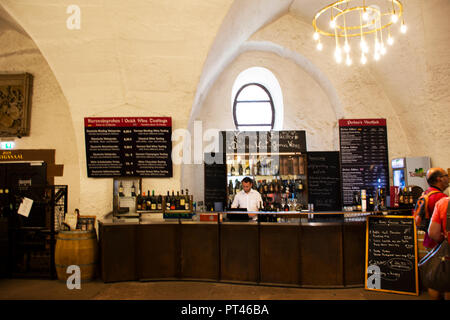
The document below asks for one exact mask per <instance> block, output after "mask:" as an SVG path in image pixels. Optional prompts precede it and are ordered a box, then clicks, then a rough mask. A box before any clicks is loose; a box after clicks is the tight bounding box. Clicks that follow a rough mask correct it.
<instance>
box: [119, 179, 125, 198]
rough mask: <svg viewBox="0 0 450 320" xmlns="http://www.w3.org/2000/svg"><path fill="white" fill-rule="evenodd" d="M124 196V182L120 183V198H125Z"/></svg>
mask: <svg viewBox="0 0 450 320" xmlns="http://www.w3.org/2000/svg"><path fill="white" fill-rule="evenodd" d="M123 196H125V194H124V193H123V185H122V181H120V183H119V197H123Z"/></svg>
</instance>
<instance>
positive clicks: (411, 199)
mask: <svg viewBox="0 0 450 320" xmlns="http://www.w3.org/2000/svg"><path fill="white" fill-rule="evenodd" d="M408 189H409V190H408V193H409V205H410V206H411V205H413V203H414V197H413V193H412V187H408Z"/></svg>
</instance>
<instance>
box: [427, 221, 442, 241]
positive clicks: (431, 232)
mask: <svg viewBox="0 0 450 320" xmlns="http://www.w3.org/2000/svg"><path fill="white" fill-rule="evenodd" d="M428 236H429V237H430V238H431V239H433V240H434V241H435V242H437V243H440V242H442V240H444V235H443V234H442V232H441V224H440V223H437V222H434V221H431V223H430V226H429V227H428Z"/></svg>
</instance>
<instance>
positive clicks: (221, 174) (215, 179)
mask: <svg viewBox="0 0 450 320" xmlns="http://www.w3.org/2000/svg"><path fill="white" fill-rule="evenodd" d="M205 158H210V159H212V158H215V159H218V160H222V161H217V162H219V163H209V162H208V161H205V164H204V166H205V205H206V206H207V207H208V208H209V207H214V202H221V203H223V204H224V205H225V204H226V201H227V167H226V164H225V160H224V155H223V154H220V155H219V156H217V155H214V154H209V155H208V154H205ZM220 162H222V163H220Z"/></svg>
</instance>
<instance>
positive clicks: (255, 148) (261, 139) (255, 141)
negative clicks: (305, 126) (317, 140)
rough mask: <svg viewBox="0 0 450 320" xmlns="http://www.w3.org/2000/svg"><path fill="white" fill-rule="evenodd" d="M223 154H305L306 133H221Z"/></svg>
mask: <svg viewBox="0 0 450 320" xmlns="http://www.w3.org/2000/svg"><path fill="white" fill-rule="evenodd" d="M221 134H222V139H223V140H222V141H223V143H224V145H225V152H226V153H227V154H232V153H266V152H267V153H279V152H298V153H303V152H306V133H305V131H303V130H291V131H222V132H221Z"/></svg>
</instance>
